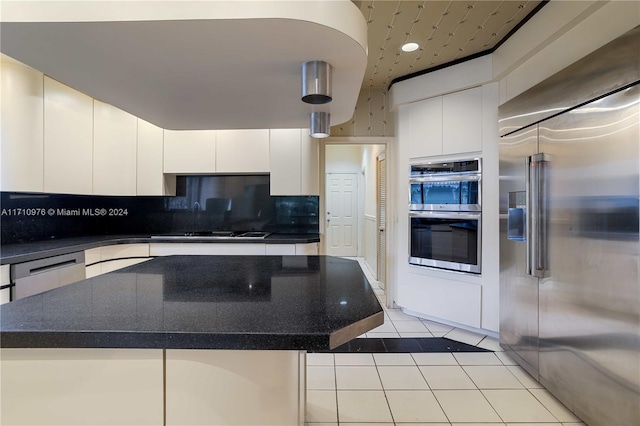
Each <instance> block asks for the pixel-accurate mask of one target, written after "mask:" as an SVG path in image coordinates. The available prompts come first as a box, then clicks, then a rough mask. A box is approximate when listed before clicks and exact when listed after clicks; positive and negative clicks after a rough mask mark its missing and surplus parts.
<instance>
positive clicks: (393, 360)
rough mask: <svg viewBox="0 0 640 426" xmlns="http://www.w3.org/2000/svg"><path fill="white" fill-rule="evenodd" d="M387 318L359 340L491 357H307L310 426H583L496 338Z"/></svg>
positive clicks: (395, 312) (390, 314) (393, 312)
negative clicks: (399, 341) (443, 346)
mask: <svg viewBox="0 0 640 426" xmlns="http://www.w3.org/2000/svg"><path fill="white" fill-rule="evenodd" d="M357 260H358V261H359V262H360V263H361V264H362V260H361V259H357ZM363 270H364V271H365V274H366V275H367V278H368V279H369V282H370V283H371V285H372V287H373V288H374V291H375V292H376V295H377V296H378V298H379V299H380V300H381V304H382V306H383V307H384V306H385V303H384V297H385V296H384V292H382V290H380V288H379V287H378V286H377V282H376V281H375V280H374V279H373V278H372V276H371V274H370V273H369V272H368V269H367V268H366V267H365V266H364V265H363ZM384 310H385V324H384V325H383V326H381V327H378V328H377V329H375V330H372V331H371V332H368V333H366V335H363V336H361V337H367V338H368V337H446V338H448V339H452V340H458V341H461V342H464V343H468V344H471V345H475V346H478V347H481V348H484V349H489V350H492V351H495V352H477V353H454V354H451V353H413V354H408V353H404V354H401V353H398V354H357V353H356V354H351V353H340V354H326V353H319V354H313V353H312V354H307V413H306V422H307V423H306V424H307V425H309V426H338V425H348V426H393V425H407V426H409V425H412V426H444V425H448V426H473V425H482V426H494V425H495V426H498V425H500V426H511V425H513V426H515V425H518V426H526V425H536V426H569V425H571V426H578V425H582V426H584V423H581V422H580V419H578V418H577V417H575V416H574V415H573V414H572V413H571V412H570V411H569V410H568V409H567V408H566V407H565V406H564V405H562V404H561V403H560V402H559V401H558V400H556V399H555V398H554V397H553V396H552V395H551V394H550V393H549V392H547V390H545V389H544V386H542V385H540V384H539V383H538V382H537V381H536V380H534V379H533V378H532V377H531V376H529V374H527V372H525V371H524V370H523V369H522V368H520V367H519V366H517V364H516V363H515V362H514V361H513V360H511V359H510V358H509V357H508V356H507V355H506V354H505V353H504V352H502V349H501V348H500V345H498V342H497V341H496V339H494V338H493V337H491V336H485V335H482V334H476V333H472V332H469V331H467V330H462V329H458V328H454V327H451V326H448V325H444V324H439V323H436V322H433V321H427V320H425V319H420V318H417V317H413V316H410V315H407V314H405V313H404V312H402V311H401V310H400V309H387V308H386V307H385V308H384Z"/></svg>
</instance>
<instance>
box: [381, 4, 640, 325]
mask: <svg viewBox="0 0 640 426" xmlns="http://www.w3.org/2000/svg"><path fill="white" fill-rule="evenodd" d="M637 25H640V3H638V2H636V1H630V2H625V1H613V2H605V1H584V2H582V1H580V2H573V1H553V2H550V3H549V4H547V5H546V6H545V7H544V8H543V9H542V10H541V11H540V12H539V13H538V14H537V15H536V16H534V17H533V18H532V19H531V20H530V21H529V22H527V23H526V24H525V25H524V26H523V27H522V28H521V29H520V30H518V32H516V34H515V35H514V36H512V37H511V38H510V39H509V40H508V41H507V42H506V43H505V44H503V45H502V46H501V47H500V48H499V49H498V50H497V51H496V52H494V53H493V54H491V55H488V56H485V57H482V58H478V59H475V60H472V61H468V62H465V63H462V64H458V65H455V66H452V67H448V68H445V69H442V70H439V71H436V72H433V73H428V74H424V75H422V76H419V77H416V78H413V79H410V80H405V81H402V82H399V83H396V84H394V85H393V86H392V88H391V91H390V103H391V108H392V110H393V111H394V112H395V114H396V116H395V122H396V139H397V145H396V147H395V161H394V165H393V169H394V170H395V171H396V172H395V173H396V176H394V178H393V181H395V184H394V187H393V190H392V191H390V193H389V202H390V203H392V202H393V203H394V204H395V211H396V214H395V215H394V217H393V220H394V222H395V223H394V240H393V243H392V245H393V249H391V250H389V253H388V256H389V257H390V258H389V261H388V265H389V266H392V268H393V269H392V270H391V271H390V273H389V277H390V279H391V280H393V282H392V285H394V286H395V296H394V301H395V302H396V303H397V304H398V305H399V306H401V307H402V308H404V309H405V310H408V311H411V312H414V313H417V314H419V315H421V316H424V317H430V318H436V319H439V320H441V321H444V322H449V323H457V324H460V325H463V326H467V327H470V328H482V329H485V330H489V331H497V330H498V324H499V311H498V309H499V283H498V281H499V264H498V260H499V259H498V237H499V222H498V194H497V188H498V149H497V147H498V134H497V107H498V105H499V104H501V103H504V102H506V101H507V100H509V99H511V98H513V97H514V96H517V95H518V94H520V93H522V92H524V91H526V90H527V89H529V88H531V87H533V86H534V85H535V84H537V83H539V82H540V81H542V80H544V79H545V78H547V77H549V76H551V75H553V74H554V73H556V72H557V71H559V70H561V69H563V68H565V67H567V66H568V65H571V64H572V63H573V62H575V61H576V60H578V59H580V58H582V57H584V56H585V55H587V54H589V53H591V52H593V51H594V50H596V49H598V48H599V47H601V46H603V45H604V44H606V43H608V42H609V41H611V40H613V39H615V38H616V37H618V36H620V35H622V34H624V33H625V32H627V31H628V30H630V29H631V28H633V27H635V26H637ZM478 85H480V86H482V95H483V105H482V114H483V130H482V131H483V151H482V158H483V165H484V173H483V191H484V193H483V237H482V238H483V253H482V254H483V264H482V270H483V272H482V275H481V276H471V275H464V274H458V273H450V272H446V271H438V270H432V269H427V268H420V267H414V266H411V265H409V264H408V262H407V257H408V217H407V213H408V212H407V210H408V209H407V205H406V200H404V198H403V194H406V191H407V188H406V186H407V180H408V177H407V176H406V170H408V164H409V152H408V147H407V144H406V142H405V141H403V139H404V140H406V138H407V136H406V131H407V126H406V119H405V118H406V117H405V116H406V113H404V114H403V107H402V106H403V105H407V104H409V103H411V102H417V101H420V100H423V99H428V98H432V97H435V96H440V95H443V94H446V93H451V92H455V91H459V90H464V89H467V88H469V87H471V86H478ZM403 123H404V125H403ZM450 158H451V159H454V158H456V156H450Z"/></svg>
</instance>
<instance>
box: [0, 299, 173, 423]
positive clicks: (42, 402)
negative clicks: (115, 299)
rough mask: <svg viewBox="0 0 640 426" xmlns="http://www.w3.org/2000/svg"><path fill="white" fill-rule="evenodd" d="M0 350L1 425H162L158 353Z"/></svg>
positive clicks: (160, 355)
mask: <svg viewBox="0 0 640 426" xmlns="http://www.w3.org/2000/svg"><path fill="white" fill-rule="evenodd" d="M134 291H135V287H134ZM96 297H99V296H96ZM86 308H87V309H91V307H90V306H89V307H86ZM121 308H122V307H121ZM135 308H140V309H141V310H142V309H144V304H143V303H142V302H140V305H139V306H133V309H134V310H133V312H132V318H135V316H136V314H138V315H139V313H138V312H137V311H135ZM124 309H126V308H124ZM125 318H127V317H125ZM87 325H88V326H90V324H87ZM0 351H1V353H0V359H1V362H2V365H1V367H0V368H1V369H2V377H1V380H2V382H1V383H0V386H1V387H2V394H1V395H0V403H1V404H2V424H3V425H20V424H22V425H25V424H28V425H48V426H63V425H64V426H70V425H89V424H91V425H97V424H100V425H103V426H107V425H125V424H129V425H160V424H164V419H163V405H164V404H163V400H164V390H163V388H164V383H163V378H164V360H163V351H162V350H160V349H107V348H100V349H76V348H71V349H66V348H55V349H49V348H15V349H14V348H3V349H0ZM36 407H37V408H36Z"/></svg>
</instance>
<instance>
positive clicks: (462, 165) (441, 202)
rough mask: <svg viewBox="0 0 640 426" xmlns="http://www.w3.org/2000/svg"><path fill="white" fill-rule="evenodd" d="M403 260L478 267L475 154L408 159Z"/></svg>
mask: <svg viewBox="0 0 640 426" xmlns="http://www.w3.org/2000/svg"><path fill="white" fill-rule="evenodd" d="M409 189H410V202H409V222H410V226H409V228H410V231H409V232H410V235H409V263H411V264H413V265H420V266H428V267H433V268H440V269H448V270H453V271H460V272H467V273H474V274H479V273H480V272H481V268H480V266H481V228H482V203H481V200H482V170H481V160H480V159H479V158H474V159H471V160H464V161H448V162H440V163H426V164H413V165H411V170H410V176H409Z"/></svg>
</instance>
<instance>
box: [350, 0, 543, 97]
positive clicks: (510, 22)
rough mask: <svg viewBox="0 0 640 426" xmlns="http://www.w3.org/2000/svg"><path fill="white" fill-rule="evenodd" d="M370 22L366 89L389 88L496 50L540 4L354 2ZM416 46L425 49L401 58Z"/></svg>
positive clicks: (521, 1) (511, 0)
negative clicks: (394, 82) (405, 49)
mask: <svg viewBox="0 0 640 426" xmlns="http://www.w3.org/2000/svg"><path fill="white" fill-rule="evenodd" d="M354 3H356V5H358V7H359V8H360V11H362V14H363V15H364V17H365V19H366V20H367V26H368V32H369V35H368V37H369V58H368V64H367V69H366V71H365V76H364V80H363V87H364V88H367V87H387V86H388V85H389V84H390V83H391V81H392V80H393V79H394V78H397V77H402V76H405V75H407V74H412V73H415V72H419V71H422V70H427V69H429V68H434V67H437V66H440V65H443V64H447V63H449V62H452V61H459V60H461V59H463V58H466V57H469V56H472V55H475V54H477V53H480V52H484V51H486V50H490V49H492V48H494V47H495V46H496V45H497V44H498V43H500V41H501V40H502V39H504V38H505V37H506V36H507V35H508V34H509V32H510V31H511V30H512V29H513V28H515V27H516V26H517V25H518V24H519V23H520V22H521V21H522V20H523V19H524V18H526V17H527V15H529V14H530V13H531V12H532V11H533V10H534V9H535V8H536V7H537V6H538V4H539V3H541V1H529V0H508V1H484V0H480V1H472V0H454V1H432V0H423V1H410V0H363V1H357V2H354ZM407 42H416V43H418V44H419V45H420V49H418V50H416V51H415V52H408V53H407V52H402V50H401V49H400V47H401V46H402V45H403V44H404V43H407Z"/></svg>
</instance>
